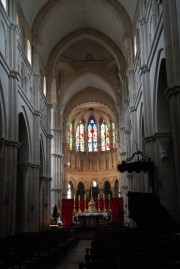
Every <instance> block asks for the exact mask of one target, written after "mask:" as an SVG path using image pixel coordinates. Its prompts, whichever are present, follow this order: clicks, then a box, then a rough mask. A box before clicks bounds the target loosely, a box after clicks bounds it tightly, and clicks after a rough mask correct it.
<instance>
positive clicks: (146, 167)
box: [117, 151, 153, 174]
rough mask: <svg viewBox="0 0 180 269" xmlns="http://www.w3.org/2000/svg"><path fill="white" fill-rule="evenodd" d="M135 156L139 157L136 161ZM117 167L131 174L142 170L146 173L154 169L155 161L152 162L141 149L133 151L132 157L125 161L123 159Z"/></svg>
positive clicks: (122, 171)
mask: <svg viewBox="0 0 180 269" xmlns="http://www.w3.org/2000/svg"><path fill="white" fill-rule="evenodd" d="M135 156H137V157H138V158H137V160H136V161H134V157H135ZM139 156H141V158H139ZM117 168H118V170H119V171H120V172H121V173H124V172H126V171H127V172H128V173H130V174H132V173H133V172H135V173H140V172H141V171H142V172H144V173H146V172H148V171H151V170H152V169H153V162H151V159H150V158H149V157H147V156H145V155H144V154H143V153H142V152H141V151H137V152H135V153H133V155H132V156H131V157H130V158H127V159H126V160H125V161H122V163H121V164H118V166H117Z"/></svg>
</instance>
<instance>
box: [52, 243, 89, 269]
mask: <svg viewBox="0 0 180 269" xmlns="http://www.w3.org/2000/svg"><path fill="white" fill-rule="evenodd" d="M90 245H91V240H80V241H79V242H78V244H77V246H76V247H75V248H73V249H72V250H71V251H70V252H69V253H68V255H67V256H66V258H65V260H64V261H63V263H62V264H60V265H59V266H58V267H57V269H79V263H80V262H84V256H85V248H88V247H90Z"/></svg>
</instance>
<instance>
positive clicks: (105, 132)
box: [101, 121, 110, 151]
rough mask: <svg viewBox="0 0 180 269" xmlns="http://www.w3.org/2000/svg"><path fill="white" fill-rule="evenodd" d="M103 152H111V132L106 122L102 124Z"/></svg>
mask: <svg viewBox="0 0 180 269" xmlns="http://www.w3.org/2000/svg"><path fill="white" fill-rule="evenodd" d="M101 150H102V151H106V150H110V138H109V130H108V127H107V125H106V123H105V121H103V122H102V123H101Z"/></svg>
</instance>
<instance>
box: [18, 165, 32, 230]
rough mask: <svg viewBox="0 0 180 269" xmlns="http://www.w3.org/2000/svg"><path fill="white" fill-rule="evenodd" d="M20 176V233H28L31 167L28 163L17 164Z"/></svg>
mask: <svg viewBox="0 0 180 269" xmlns="http://www.w3.org/2000/svg"><path fill="white" fill-rule="evenodd" d="M19 166H20V170H21V174H22V191H21V195H22V207H21V232H29V223H28V218H29V209H30V207H29V205H30V203H29V200H30V195H31V193H30V192H29V190H30V170H31V166H30V164H28V163H21V164H19Z"/></svg>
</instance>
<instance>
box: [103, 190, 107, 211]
mask: <svg viewBox="0 0 180 269" xmlns="http://www.w3.org/2000/svg"><path fill="white" fill-rule="evenodd" d="M103 206H104V212H106V206H105V195H104V193H103Z"/></svg>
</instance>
